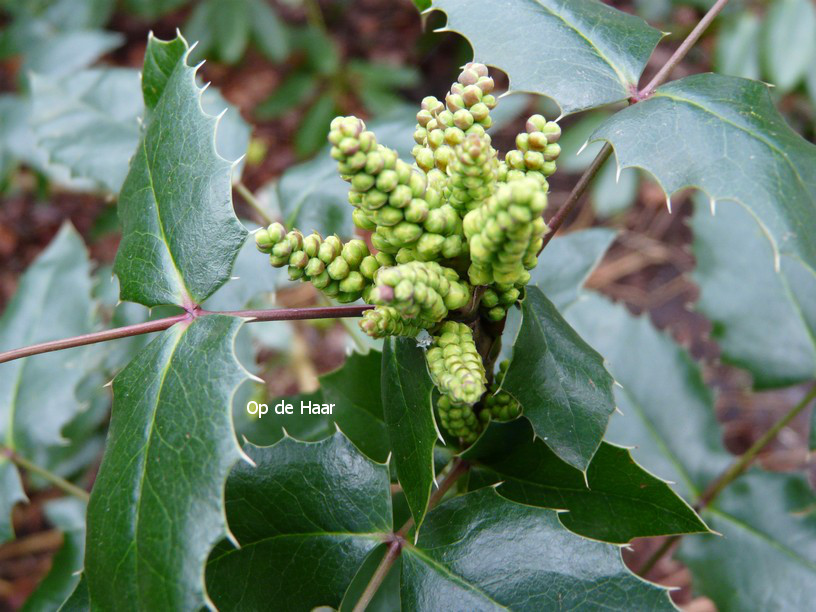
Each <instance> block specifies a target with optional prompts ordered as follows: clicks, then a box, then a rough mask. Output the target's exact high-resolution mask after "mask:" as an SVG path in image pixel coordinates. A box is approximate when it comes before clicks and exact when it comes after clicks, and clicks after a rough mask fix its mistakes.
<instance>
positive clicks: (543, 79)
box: [433, 0, 661, 114]
mask: <svg viewBox="0 0 816 612" xmlns="http://www.w3.org/2000/svg"><path fill="white" fill-rule="evenodd" d="M433 8H435V9H439V10H441V11H443V12H445V13H446V14H447V16H448V24H447V26H446V28H445V30H452V31H454V32H459V33H461V34H462V35H463V36H464V37H465V38H467V39H468V41H469V42H470V44H471V46H472V47H473V49H474V54H475V61H478V62H482V63H485V64H488V65H491V66H496V67H497V68H500V69H502V70H503V71H504V72H506V73H507V75H508V76H509V77H510V90H511V91H525V92H531V93H537V94H542V95H545V96H548V97H550V98H552V99H553V100H555V102H556V103H557V104H558V105H559V106H560V107H561V110H562V112H563V113H564V114H570V113H574V112H577V111H580V110H586V109H588V108H594V107H597V106H603V105H604V104H609V103H611V102H618V101H620V100H626V99H628V98H629V97H630V96H631V95H632V90H633V88H635V87H637V84H638V81H639V79H640V75H641V73H642V72H643V69H644V68H645V66H646V62H647V61H648V60H649V56H651V54H652V51H653V50H654V48H655V45H657V42H658V41H659V40H660V38H661V33H660V32H659V31H658V30H655V29H654V28H651V27H650V26H649V25H648V24H646V22H645V21H643V20H642V19H640V18H639V17H635V16H633V15H627V14H626V13H623V12H621V11H618V10H616V9H614V8H612V7H610V6H607V5H606V4H604V3H602V2H599V1H597V0H573V1H571V2H568V3H567V2H562V1H560V0H500V1H497V2H478V3H476V2H467V1H466V0H434V2H433ZM498 16H501V17H500V18H499V17H498ZM530 58H535V61H530ZM577 75H580V78H576V76H577Z"/></svg>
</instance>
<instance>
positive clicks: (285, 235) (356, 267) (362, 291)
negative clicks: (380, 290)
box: [255, 223, 380, 303]
mask: <svg viewBox="0 0 816 612" xmlns="http://www.w3.org/2000/svg"><path fill="white" fill-rule="evenodd" d="M255 244H256V245H257V247H258V249H259V250H260V251H261V252H263V253H268V254H269V263H270V264H272V266H274V267H276V268H282V267H284V266H288V270H289V278H291V279H292V280H297V279H301V280H304V281H309V282H311V283H312V285H314V286H315V287H316V288H318V289H320V290H321V291H322V292H323V293H324V294H326V295H327V296H329V297H332V298H334V299H336V300H337V301H338V302H340V303H348V302H354V301H356V300H359V299H360V298H361V297H366V296H367V294H368V292H369V291H370V290H371V288H372V286H373V279H374V275H375V273H376V272H377V270H378V269H379V268H380V264H379V262H378V261H377V260H376V258H375V257H373V256H372V255H371V254H370V253H369V251H368V247H367V246H366V243H365V242H364V241H362V240H359V239H354V240H349V241H348V242H346V243H343V241H341V240H340V239H339V238H338V237H337V236H328V237H327V238H323V237H322V236H321V235H320V234H318V233H313V234H311V235H309V236H306V237H304V236H303V235H302V234H301V233H300V232H299V231H298V230H292V231H291V232H286V229H285V228H284V227H283V225H281V224H280V223H272V224H271V225H270V226H269V227H267V228H262V229H260V230H258V231H257V232H255Z"/></svg>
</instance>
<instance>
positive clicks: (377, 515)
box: [207, 432, 392, 610]
mask: <svg viewBox="0 0 816 612" xmlns="http://www.w3.org/2000/svg"><path fill="white" fill-rule="evenodd" d="M245 451H246V453H247V454H248V455H249V456H250V457H251V458H252V460H253V461H254V462H255V464H256V465H255V466H250V465H247V464H243V463H242V464H238V465H237V466H236V467H235V469H234V470H233V471H232V473H231V474H230V477H229V480H228V481H227V493H226V496H227V516H228V519H229V524H230V529H231V530H232V532H233V533H234V534H235V537H236V538H237V540H238V542H239V543H240V544H241V548H234V547H232V546H231V545H229V544H228V543H226V542H224V543H223V544H222V545H221V546H220V547H219V548H218V549H216V551H214V552H213V554H212V556H211V558H210V561H209V563H208V565H207V587H208V589H209V591H210V594H211V596H212V598H213V601H214V602H215V604H216V605H217V606H218V607H219V608H220V609H233V608H235V607H236V606H237V607H241V608H249V609H263V608H267V607H269V605H270V602H274V606H275V607H276V608H279V609H285V610H294V609H304V610H309V609H312V608H314V607H316V606H320V605H326V606H332V607H336V606H338V605H339V603H340V600H341V599H342V597H343V593H344V591H345V590H346V587H347V585H348V584H349V583H350V582H351V580H352V578H353V577H354V574H355V572H356V571H357V567H358V566H359V565H360V564H361V563H362V562H363V561H364V560H365V558H366V555H368V553H369V552H370V551H371V550H373V549H374V548H375V547H376V546H377V545H378V544H379V543H380V542H381V541H382V540H383V538H384V537H385V536H386V535H387V534H388V533H390V532H391V529H392V523H391V496H390V494H389V483H390V480H389V475H388V467H387V466H386V465H383V464H378V463H375V462H373V461H371V460H370V459H368V458H367V457H365V456H364V455H363V454H362V453H360V451H358V450H357V449H356V448H355V447H354V446H353V445H352V443H351V441H350V440H348V438H346V437H345V436H344V435H343V434H342V433H339V432H338V433H335V435H334V436H332V437H330V438H328V439H326V440H322V441H320V442H315V443H304V442H298V441H297V440H294V439H292V438H284V439H283V440H281V441H280V442H278V443H277V444H275V445H274V446H269V447H257V446H253V445H247V446H246V447H245Z"/></svg>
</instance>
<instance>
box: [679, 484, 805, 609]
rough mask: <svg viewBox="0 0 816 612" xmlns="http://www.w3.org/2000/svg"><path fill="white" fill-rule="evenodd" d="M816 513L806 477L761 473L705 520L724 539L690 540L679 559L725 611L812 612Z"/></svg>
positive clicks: (727, 495)
mask: <svg viewBox="0 0 816 612" xmlns="http://www.w3.org/2000/svg"><path fill="white" fill-rule="evenodd" d="M814 508H816V496H815V495H814V494H813V490H812V489H811V487H810V485H809V484H808V482H807V479H806V478H804V477H803V476H801V475H798V474H772V473H768V472H762V471H760V470H754V471H752V472H749V473H748V474H746V475H744V476H742V477H741V478H739V479H738V480H736V481H735V482H734V483H733V484H731V485H730V486H729V487H728V488H726V489H725V491H723V493H722V494H721V495H720V496H719V497H718V498H717V500H716V502H715V504H714V505H713V507H710V508H708V509H707V510H706V511H705V512H704V514H703V515H704V516H705V518H706V520H707V521H708V522H709V523H710V525H711V527H712V529H714V530H716V531H718V532H720V533H722V537H719V536H715V535H710V536H696V537H693V538H684V539H683V541H682V543H681V546H680V549H679V551H678V554H677V557H678V558H679V559H680V560H681V561H682V562H683V563H685V564H686V565H687V566H688V568H689V569H690V570H691V572H692V575H693V577H694V586H695V589H697V590H699V592H701V593H703V594H705V595H706V596H707V597H709V598H711V599H712V600H713V601H714V603H715V605H716V606H717V609H718V610H722V611H723V612H729V611H735V612H736V611H738V610H757V609H762V610H806V609H808V608H810V607H811V606H812V605H813V601H814V598H816V546H814V542H816V513H815V512H814Z"/></svg>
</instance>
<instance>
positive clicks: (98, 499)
mask: <svg viewBox="0 0 816 612" xmlns="http://www.w3.org/2000/svg"><path fill="white" fill-rule="evenodd" d="M241 324H242V320H241V319H237V318H235V317H227V316H223V315H207V316H203V317H198V318H197V319H195V320H193V321H192V322H191V323H185V324H177V325H175V326H173V327H171V328H170V329H168V330H167V331H165V332H163V333H162V334H161V335H160V336H159V337H157V338H156V339H155V340H153V342H151V343H150V344H149V345H148V346H147V347H146V348H145V349H144V350H143V351H142V352H140V353H139V354H138V355H137V356H136V357H135V358H134V359H133V361H131V363H130V364H129V365H128V366H127V367H126V368H125V369H124V370H122V372H121V373H120V374H119V375H117V377H116V378H115V379H114V382H113V397H114V407H113V418H112V420H111V425H110V430H109V433H108V444H107V448H106V449H105V455H104V457H103V460H102V466H101V467H100V470H99V474H98V476H97V479H96V482H95V484H94V488H93V492H92V494H91V501H90V504H89V507H88V538H87V552H86V555H85V570H86V572H87V577H88V587H89V590H90V597H91V601H92V602H93V605H94V607H99V608H109V609H135V608H140V609H145V608H149V609H162V608H171V609H197V608H199V607H201V606H204V605H205V603H206V602H207V598H206V593H205V589H204V580H203V567H204V563H205V562H206V560H207V556H208V555H209V553H210V549H211V547H212V546H213V545H214V544H215V543H216V542H217V541H218V540H220V539H221V538H223V537H224V536H225V535H226V533H227V525H226V521H225V517H224V510H223V500H224V493H223V491H224V482H225V481H226V478H227V474H228V473H229V471H230V468H231V467H232V466H233V464H234V463H235V462H236V461H237V460H238V458H239V457H240V449H239V447H238V445H237V443H236V440H235V436H234V433H233V431H232V420H231V415H230V407H231V399H232V395H233V393H234V390H235V388H236V387H237V386H238V384H239V383H240V382H241V381H242V380H243V379H244V378H245V377H246V373H245V371H244V370H243V368H242V367H241V366H240V364H239V363H238V362H237V360H236V359H235V355H234V353H233V344H234V342H235V336H236V334H237V332H238V329H239V327H240V326H241Z"/></svg>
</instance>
